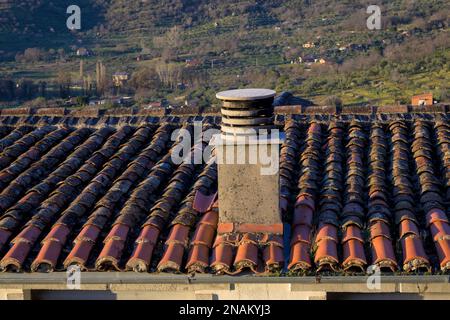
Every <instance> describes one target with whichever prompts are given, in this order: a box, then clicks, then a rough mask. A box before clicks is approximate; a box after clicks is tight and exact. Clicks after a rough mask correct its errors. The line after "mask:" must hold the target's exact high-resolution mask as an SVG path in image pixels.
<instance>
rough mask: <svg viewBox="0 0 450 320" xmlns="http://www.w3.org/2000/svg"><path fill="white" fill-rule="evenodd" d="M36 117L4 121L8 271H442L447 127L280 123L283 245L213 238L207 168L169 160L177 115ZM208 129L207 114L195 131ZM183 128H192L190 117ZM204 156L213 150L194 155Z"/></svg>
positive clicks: (0, 142) (0, 238)
mask: <svg viewBox="0 0 450 320" xmlns="http://www.w3.org/2000/svg"><path fill="white" fill-rule="evenodd" d="M373 117H375V118H376V119H375V118H373ZM433 117H434V116H433ZM32 118H33V119H34V120H33V121H36V123H39V127H36V126H35V124H33V123H29V122H28V121H31V120H24V119H21V118H17V117H16V118H11V117H7V118H2V123H3V124H4V125H3V124H2V125H0V177H1V182H0V248H2V249H4V251H3V252H4V253H3V256H1V261H0V268H2V269H3V270H5V271H20V270H24V271H32V272H36V271H38V272H48V271H52V270H58V271H60V270H64V269H65V268H67V267H68V266H69V265H72V264H77V265H80V266H81V267H83V268H84V269H86V270H100V271H103V270H111V269H112V270H120V271H124V270H128V271H134V272H155V271H163V272H177V273H178V272H180V273H195V272H203V273H205V272H212V273H216V274H231V275H235V274H241V273H248V272H250V273H253V274H256V275H260V274H273V275H275V274H278V273H279V272H285V269H284V268H285V267H286V268H287V270H288V271H290V272H292V273H297V272H298V273H314V272H318V271H325V270H330V271H332V272H342V271H344V272H351V273H353V272H365V270H366V268H367V267H368V266H369V265H371V264H376V265H378V266H380V267H381V268H382V269H384V270H387V271H395V270H397V269H401V270H402V271H406V272H417V271H433V272H436V271H443V272H448V271H449V270H450V249H449V248H450V224H449V220H448V213H449V207H450V205H449V204H450V134H449V133H450V127H449V123H448V120H447V119H446V118H445V117H440V118H438V117H436V119H437V120H436V121H430V120H429V119H431V118H430V115H429V116H427V117H422V116H420V115H419V114H418V115H414V117H412V116H411V115H401V114H400V115H395V116H394V115H375V114H372V115H368V116H364V117H362V118H357V117H352V116H351V115H342V116H336V115H295V114H293V115H290V116H289V117H284V116H283V117H280V116H277V123H281V124H283V123H284V132H285V134H286V139H285V142H284V144H283V145H282V146H281V153H280V154H281V161H280V211H281V213H282V218H283V222H284V223H285V225H286V224H289V225H290V230H291V232H290V234H285V235H284V238H283V237H282V236H280V235H276V234H275V235H273V234H268V233H264V232H263V233H261V232H259V233H255V232H250V231H252V230H253V229H251V228H250V227H251V226H246V228H247V229H246V230H247V232H242V230H241V231H240V232H239V230H238V229H239V228H237V227H236V226H235V225H233V226H232V228H231V229H230V230H228V231H229V232H228V233H225V234H221V232H223V231H224V230H225V229H224V228H223V226H221V227H220V228H219V225H218V214H219V213H218V212H219V207H220V203H219V202H218V201H217V166H216V165H215V163H213V162H210V163H207V164H199V165H192V164H186V163H182V164H175V163H173V162H172V158H171V150H174V148H175V147H176V146H177V144H178V143H181V137H178V140H177V141H175V142H172V141H171V134H172V132H173V131H174V130H175V129H177V128H179V123H177V122H179V121H180V119H178V118H175V117H167V118H165V119H161V120H155V119H153V118H147V117H140V118H139V117H114V116H109V117H107V118H106V117H105V118H97V119H94V118H92V119H90V120H89V121H88V120H80V119H74V118H71V117H66V118H65V119H64V123H65V125H59V124H58V122H57V121H60V120H57V118H54V119H53V118H48V117H47V118H46V119H43V118H42V117H32ZM32 118H29V119H32ZM192 119H194V118H192ZM192 119H191V120H192ZM205 119H207V118H205ZM374 119H375V120H374ZM154 120H155V121H154ZM216 120H217V119H215V118H211V119H209V118H208V121H209V123H205V124H204V128H203V129H204V130H207V129H208V128H210V127H211V126H215V124H213V123H217V122H216ZM83 121H85V122H83ZM141 122H142V123H141ZM131 123H134V124H135V125H133V126H131V125H127V124H131ZM183 127H184V128H186V129H188V130H193V126H192V125H191V123H190V120H187V121H185V122H184V123H183ZM206 147H208V141H204V142H202V143H198V144H197V145H196V146H195V148H196V149H199V150H203V149H204V148H206ZM195 148H193V149H192V151H193V150H194V149H195ZM191 156H193V154H192V153H191ZM277 227H278V228H279V226H277ZM241 229H242V228H241ZM286 230H288V229H286ZM218 231H219V233H218ZM286 243H287V245H288V248H284V245H285V244H286ZM397 243H398V246H396V244H397ZM394 249H396V250H394ZM286 252H289V256H288V257H286V256H285V254H286ZM285 261H287V266H285V265H284V264H285Z"/></svg>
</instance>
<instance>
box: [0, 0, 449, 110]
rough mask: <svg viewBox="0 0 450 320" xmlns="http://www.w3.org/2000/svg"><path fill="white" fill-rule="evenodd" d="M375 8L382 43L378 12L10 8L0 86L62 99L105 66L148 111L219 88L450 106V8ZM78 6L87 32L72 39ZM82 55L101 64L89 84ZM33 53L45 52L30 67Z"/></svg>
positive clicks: (362, 8)
mask: <svg viewBox="0 0 450 320" xmlns="http://www.w3.org/2000/svg"><path fill="white" fill-rule="evenodd" d="M376 2H377V4H379V5H380V6H381V9H382V28H381V30H375V31H373V30H368V28H367V26H366V19H367V18H368V16H369V15H368V14H367V13H366V9H367V6H368V5H369V4H373V3H372V2H370V1H355V0H346V1H337V0H334V1H325V0H315V1H310V0H289V1H281V0H271V1H243V0H232V1H227V2H223V1H217V0H211V1H207V0H197V1H193V0H184V1H181V0H165V1H158V0H148V1H125V0H81V1H75V2H74V1H68V0H67V1H66V0H61V1H47V0H23V1H9V0H2V1H0V22H1V23H0V61H2V63H1V65H0V79H15V80H24V79H31V80H33V81H36V82H38V81H46V82H47V83H49V84H55V87H58V86H59V83H60V82H62V81H63V80H64V81H67V77H66V78H64V79H61V78H63V77H61V76H60V75H61V74H65V75H70V80H71V82H72V83H78V84H79V83H82V82H83V79H82V78H83V77H90V78H91V79H95V78H96V75H95V68H96V62H97V61H99V60H101V61H103V63H104V64H105V66H106V68H107V74H108V76H110V75H111V74H112V73H113V72H115V71H129V72H131V73H132V74H133V75H134V80H133V81H132V82H131V83H130V88H128V89H129V91H130V92H131V93H137V94H138V97H140V98H143V99H150V100H152V99H153V100H154V99H160V98H166V97H169V98H172V99H173V98H176V97H179V96H187V97H189V98H192V99H200V103H202V104H203V105H209V104H210V103H211V102H212V97H213V92H215V91H217V89H218V88H224V87H244V86H264V87H273V88H277V89H278V90H280V91H281V90H291V91H293V92H294V93H298V94H300V95H302V96H305V97H308V98H311V99H313V100H315V101H317V102H319V103H322V102H324V101H325V98H326V97H328V96H332V95H339V96H340V97H341V98H342V99H343V100H344V102H345V103H358V102H374V103H379V104H384V103H395V102H397V101H402V102H406V101H408V100H409V97H410V95H411V94H413V93H421V92H425V91H433V92H434V93H435V96H436V97H437V98H438V99H441V100H445V99H446V98H447V96H448V93H447V92H448V91H449V90H448V83H449V81H448V80H449V78H450V76H449V71H448V70H449V68H448V60H449V43H450V41H449V33H448V26H449V18H448V17H449V16H450V14H449V7H450V5H449V3H448V1H445V0H430V1H400V0H395V1H376ZM74 3H75V4H77V5H79V6H80V8H81V12H82V20H81V21H82V29H81V30H79V31H69V30H68V29H67V28H66V19H67V17H68V14H66V8H67V7H68V6H69V5H71V4H74ZM308 45H310V46H309V47H305V46H308ZM80 47H85V48H88V49H89V50H91V51H92V53H93V54H92V56H90V57H86V58H84V66H83V68H84V70H83V77H81V76H80V58H79V57H77V56H76V55H75V52H76V49H77V48H80ZM29 48H39V49H40V50H42V51H40V52H38V53H36V52H34V54H29V55H26V54H25V50H26V49H29ZM28 53H30V52H28ZM138 57H140V59H139V61H137V58H138ZM300 57H301V58H302V60H301V61H302V62H300V60H299V58H300ZM308 59H312V60H311V61H316V62H311V63H308V62H305V61H309V60H308ZM314 59H315V60H314ZM320 59H323V61H324V64H320V63H317V61H321V60H320ZM167 73H171V76H170V77H169V76H167V75H166V74H167ZM179 84H181V85H179Z"/></svg>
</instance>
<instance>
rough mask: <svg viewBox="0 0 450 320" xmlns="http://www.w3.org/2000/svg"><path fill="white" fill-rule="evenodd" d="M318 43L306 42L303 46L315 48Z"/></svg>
mask: <svg viewBox="0 0 450 320" xmlns="http://www.w3.org/2000/svg"><path fill="white" fill-rule="evenodd" d="M315 46H316V45H315V44H314V43H313V42H306V43H304V44H303V48H306V49H310V48H314V47H315Z"/></svg>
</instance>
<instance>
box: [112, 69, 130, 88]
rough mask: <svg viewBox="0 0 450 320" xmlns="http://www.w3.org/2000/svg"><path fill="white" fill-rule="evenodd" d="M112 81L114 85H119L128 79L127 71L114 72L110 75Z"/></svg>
mask: <svg viewBox="0 0 450 320" xmlns="http://www.w3.org/2000/svg"><path fill="white" fill-rule="evenodd" d="M112 78H113V83H114V85H115V86H116V87H121V86H123V85H124V84H125V82H127V81H128V80H130V74H129V73H128V72H116V73H114V74H113V76H112Z"/></svg>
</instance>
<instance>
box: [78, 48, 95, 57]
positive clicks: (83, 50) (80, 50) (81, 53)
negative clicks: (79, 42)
mask: <svg viewBox="0 0 450 320" xmlns="http://www.w3.org/2000/svg"><path fill="white" fill-rule="evenodd" d="M91 55H92V51H91V50H89V49H86V48H78V49H77V56H79V57H89V56H91Z"/></svg>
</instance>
